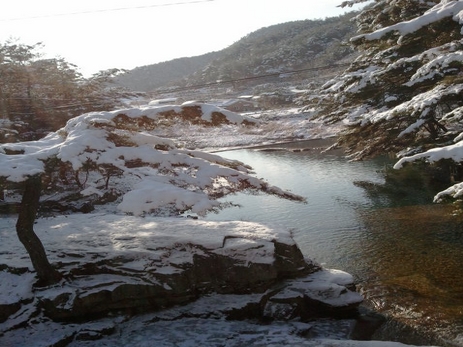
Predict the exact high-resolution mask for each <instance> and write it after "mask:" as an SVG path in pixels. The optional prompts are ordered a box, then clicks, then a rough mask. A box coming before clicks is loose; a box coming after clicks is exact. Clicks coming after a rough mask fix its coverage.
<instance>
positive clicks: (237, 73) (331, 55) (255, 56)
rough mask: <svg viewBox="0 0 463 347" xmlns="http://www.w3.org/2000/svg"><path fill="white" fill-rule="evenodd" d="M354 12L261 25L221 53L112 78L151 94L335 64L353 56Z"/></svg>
mask: <svg viewBox="0 0 463 347" xmlns="http://www.w3.org/2000/svg"><path fill="white" fill-rule="evenodd" d="M354 15H355V12H350V13H347V14H345V15H342V16H338V17H331V18H326V19H323V20H322V19H317V20H309V19H307V20H300V21H293V22H286V23H281V24H275V25H272V26H268V27H264V28H261V29H258V30H256V31H254V32H251V33H249V34H248V35H246V36H244V37H243V38H241V39H240V40H238V41H236V42H235V43H233V44H232V45H230V46H229V47H227V48H224V49H222V50H220V51H216V52H209V53H205V54H203V55H199V56H194V57H183V58H177V59H173V60H170V61H166V62H161V63H157V64H152V65H145V66H141V67H136V68H135V69H132V70H130V71H128V72H127V73H125V74H123V75H121V76H119V77H118V78H117V80H116V82H117V83H118V84H120V85H121V86H123V87H126V88H128V89H131V90H137V91H144V92H150V91H153V90H156V89H159V88H169V87H188V86H194V85H200V84H207V83H211V82H216V81H220V80H226V81H231V80H235V79H243V78H245V79H246V78H253V77H256V76H262V75H266V74H278V73H280V72H281V73H285V72H288V71H294V70H304V69H308V70H310V69H311V68H314V67H317V66H329V65H336V64H337V63H339V62H344V61H349V60H351V59H352V57H353V55H355V52H354V51H353V49H352V48H351V47H350V45H348V44H347V41H348V40H349V39H350V37H352V36H353V35H354V34H355V32H356V26H355V23H353V22H352V21H351V19H352V18H353V17H354ZM300 77H301V76H300ZM303 77H304V76H302V78H303Z"/></svg>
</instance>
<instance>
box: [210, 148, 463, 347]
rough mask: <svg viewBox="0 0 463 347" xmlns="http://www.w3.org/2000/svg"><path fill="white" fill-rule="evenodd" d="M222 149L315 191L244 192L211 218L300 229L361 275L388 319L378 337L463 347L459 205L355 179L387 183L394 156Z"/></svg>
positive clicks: (319, 250)
mask: <svg viewBox="0 0 463 347" xmlns="http://www.w3.org/2000/svg"><path fill="white" fill-rule="evenodd" d="M300 145H301V144H297V146H300ZM308 146H309V147H316V146H317V143H314V142H311V143H309V145H308ZM220 155H222V156H224V157H226V158H230V159H238V160H240V161H243V162H245V163H247V164H249V165H251V166H252V167H253V168H254V170H255V172H256V174H257V176H258V177H263V178H265V179H267V180H268V181H269V182H270V183H271V184H274V185H277V186H279V187H281V188H285V189H289V190H291V191H292V192H295V193H298V194H300V195H302V196H304V197H306V198H307V203H306V204H303V203H297V202H292V201H286V200H283V199H279V198H276V197H274V196H268V195H265V194H263V195H248V194H238V195H235V196H231V197H229V198H227V199H226V201H232V202H234V203H237V204H240V205H241V207H232V208H228V209H225V210H223V211H221V212H220V213H218V214H211V215H209V216H208V217H207V218H208V219H210V220H229V219H231V220H246V221H257V222H263V223H271V224H275V225H277V226H280V227H284V228H287V229H290V230H292V231H293V234H294V238H295V240H296V241H297V243H298V244H299V246H300V248H301V250H302V252H303V253H304V254H305V255H306V256H307V257H309V258H311V259H313V260H315V261H317V262H319V263H321V264H322V265H323V266H325V267H328V268H337V269H342V270H344V271H347V272H349V273H351V274H353V275H354V276H355V278H356V280H357V282H358V288H359V290H360V292H361V293H362V294H363V295H364V297H365V298H366V303H367V305H368V306H370V307H371V308H372V309H373V310H375V311H377V312H381V313H383V314H385V315H387V316H388V317H389V319H388V322H387V323H386V324H385V325H384V326H383V328H382V329H381V330H380V331H378V333H377V336H376V337H377V338H378V339H388V340H399V341H401V342H405V343H419V342H425V343H426V342H428V343H430V342H432V343H438V344H439V345H449V346H453V345H455V346H463V271H462V269H463V224H462V218H461V216H459V215H456V214H455V210H454V207H452V206H448V205H437V204H432V202H431V199H430V198H429V197H424V198H423V197H422V196H417V195H419V194H415V195H414V196H411V197H407V196H400V197H395V198H394V197H393V198H391V197H390V196H381V195H376V196H374V197H372V196H371V195H369V194H367V192H366V191H365V190H364V189H363V188H360V187H358V186H356V185H354V182H355V181H371V182H374V183H382V182H383V178H382V175H381V173H380V171H381V170H382V169H384V166H385V165H386V162H387V161H386V160H374V161H363V162H349V161H347V160H346V159H345V158H344V157H343V155H342V153H339V152H338V153H329V154H327V153H322V152H321V151H320V150H319V149H317V148H311V149H310V150H307V151H302V152H292V151H262V150H256V149H253V150H249V149H248V150H244V149H243V150H235V151H227V152H221V153H220ZM423 337H424V338H423ZM428 337H429V340H427V338H428Z"/></svg>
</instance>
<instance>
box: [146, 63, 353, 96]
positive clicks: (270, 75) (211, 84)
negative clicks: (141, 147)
mask: <svg viewBox="0 0 463 347" xmlns="http://www.w3.org/2000/svg"><path fill="white" fill-rule="evenodd" d="M350 65H351V64H350V63H344V64H331V65H324V66H317V67H309V68H305V69H300V70H290V71H282V72H275V73H270V74H265V75H258V76H250V77H243V78H236V79H231V80H219V81H215V82H209V83H204V84H195V85H192V86H186V87H178V88H175V89H168V90H165V91H156V92H155V94H166V93H175V92H181V91H186V90H195V89H200V88H205V87H212V86H217V85H221V84H233V83H237V82H246V81H251V80H258V79H262V78H267V77H280V76H285V75H295V74H300V73H302V72H306V71H317V70H328V69H333V68H341V67H348V66H350Z"/></svg>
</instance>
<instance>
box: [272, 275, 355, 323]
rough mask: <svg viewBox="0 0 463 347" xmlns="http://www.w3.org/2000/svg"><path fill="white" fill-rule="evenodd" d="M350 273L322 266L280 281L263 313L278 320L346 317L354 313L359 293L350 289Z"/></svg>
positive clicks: (351, 280) (351, 283) (351, 284)
mask: <svg viewBox="0 0 463 347" xmlns="http://www.w3.org/2000/svg"><path fill="white" fill-rule="evenodd" d="M353 283H354V282H353V278H352V276H351V275H349V274H347V273H345V272H342V271H339V270H329V269H322V270H320V271H317V272H314V273H312V274H310V275H308V276H306V277H303V278H297V279H292V280H287V281H285V282H283V283H282V284H280V285H279V288H278V289H277V290H275V291H274V293H272V294H271V295H270V297H269V299H268V300H267V302H266V305H265V309H264V316H266V317H267V318H272V319H277V320H288V319H293V318H295V317H299V318H301V319H303V320H310V319H313V318H319V317H345V316H352V315H355V314H356V313H357V308H358V306H359V305H360V304H361V303H362V301H363V298H362V296H361V295H360V294H359V293H357V292H355V291H354V290H352V289H353Z"/></svg>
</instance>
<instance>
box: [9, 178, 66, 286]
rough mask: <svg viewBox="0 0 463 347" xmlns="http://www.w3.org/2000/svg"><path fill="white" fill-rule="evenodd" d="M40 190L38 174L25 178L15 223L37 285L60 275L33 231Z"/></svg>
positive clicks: (41, 284) (58, 278)
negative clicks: (36, 278)
mask: <svg viewBox="0 0 463 347" xmlns="http://www.w3.org/2000/svg"><path fill="white" fill-rule="evenodd" d="M41 190H42V178H41V177H40V175H36V176H33V177H30V178H28V179H27V180H26V182H25V189H24V193H23V197H22V200H21V206H20V211H19V215H18V221H17V223H16V232H17V234H18V238H19V240H20V241H21V243H22V244H23V245H24V247H25V248H26V251H27V253H28V254H29V257H30V258H31V261H32V266H33V267H34V269H35V271H36V272H37V276H38V278H39V282H38V285H40V286H46V285H50V284H53V283H57V282H59V281H60V280H61V278H62V276H61V274H60V273H59V272H58V271H56V270H55V269H54V268H53V267H52V266H51V264H50V263H49V261H48V258H47V255H46V253H45V249H44V247H43V245H42V242H41V241H40V239H39V238H38V236H37V235H36V234H35V232H34V221H35V217H36V215H37V210H38V208H39V199H40V193H41Z"/></svg>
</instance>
